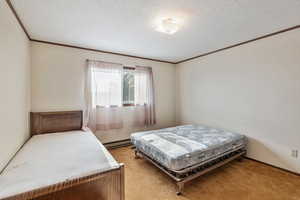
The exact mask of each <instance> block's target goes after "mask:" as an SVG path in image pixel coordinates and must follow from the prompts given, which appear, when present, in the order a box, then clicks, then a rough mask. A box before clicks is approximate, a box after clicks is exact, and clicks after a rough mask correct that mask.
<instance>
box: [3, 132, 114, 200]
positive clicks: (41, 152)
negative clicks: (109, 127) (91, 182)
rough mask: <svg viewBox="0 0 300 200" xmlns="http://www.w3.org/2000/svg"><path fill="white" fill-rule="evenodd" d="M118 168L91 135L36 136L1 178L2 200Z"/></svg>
mask: <svg viewBox="0 0 300 200" xmlns="http://www.w3.org/2000/svg"><path fill="white" fill-rule="evenodd" d="M118 167H119V164H118V163H117V162H116V161H115V160H114V158H113V157H112V156H111V155H110V153H109V152H108V151H107V150H106V149H105V147H104V146H103V145H102V144H101V143H100V142H99V141H98V139H97V138H96V137H95V136H94V134H93V133H92V132H89V131H88V132H84V131H71V132H64V133H51V134H44V135H37V136H34V137H32V138H31V139H30V140H29V141H28V142H27V143H26V144H25V145H24V147H23V148H22V149H21V150H20V152H18V153H17V155H16V156H15V157H14V158H13V160H12V161H11V162H10V163H9V165H8V166H7V167H6V168H5V170H4V171H3V172H2V173H1V174H0V199H1V198H5V197H9V196H12V195H16V194H20V193H23V192H27V191H30V190H33V189H38V188H42V187H46V186H49V185H53V184H56V183H59V182H63V181H66V180H70V179H74V178H80V177H84V176H88V175H92V174H95V173H99V172H105V171H107V170H110V169H114V168H118Z"/></svg>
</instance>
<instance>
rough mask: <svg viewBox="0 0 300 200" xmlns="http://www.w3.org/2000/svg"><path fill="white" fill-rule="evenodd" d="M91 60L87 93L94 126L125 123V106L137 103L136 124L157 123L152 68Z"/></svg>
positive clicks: (87, 101) (121, 124) (88, 70)
mask: <svg viewBox="0 0 300 200" xmlns="http://www.w3.org/2000/svg"><path fill="white" fill-rule="evenodd" d="M87 63H88V69H87V71H86V87H85V97H86V107H87V112H86V113H87V115H88V116H87V118H88V119H89V120H87V122H88V124H87V125H88V126H89V127H90V128H91V129H93V130H110V129H116V128H121V127H123V118H122V117H123V115H122V111H123V109H122V106H133V105H134V106H135V107H134V109H132V112H133V116H132V117H133V123H134V125H135V126H145V125H146V126H148V125H153V124H155V123H156V119H155V101H154V84H153V73H152V68H150V67H142V66H136V67H135V68H130V67H124V66H123V65H122V64H118V63H109V62H102V61H93V60H88V62H87ZM126 117H127V116H126Z"/></svg>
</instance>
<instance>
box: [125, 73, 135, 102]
mask: <svg viewBox="0 0 300 200" xmlns="http://www.w3.org/2000/svg"><path fill="white" fill-rule="evenodd" d="M123 104H134V74H133V73H132V72H130V71H124V78H123Z"/></svg>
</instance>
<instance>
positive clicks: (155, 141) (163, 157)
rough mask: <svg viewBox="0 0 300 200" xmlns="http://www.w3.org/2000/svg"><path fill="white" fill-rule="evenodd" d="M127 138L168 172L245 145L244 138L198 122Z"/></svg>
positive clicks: (132, 135)
mask: <svg viewBox="0 0 300 200" xmlns="http://www.w3.org/2000/svg"><path fill="white" fill-rule="evenodd" d="M131 141H132V143H133V144H134V145H135V147H136V148H137V149H138V150H140V151H142V152H143V153H144V154H146V155H147V156H149V157H150V158H152V159H153V160H155V161H157V162H158V163H160V164H161V165H163V166H164V167H166V168H167V169H169V170H172V171H179V170H183V169H185V168H187V167H191V166H193V165H197V164H200V163H202V162H205V161H207V160H210V159H213V158H217V157H218V156H221V155H223V154H225V153H226V152H230V151H233V150H238V149H242V148H245V146H246V143H247V140H246V137H245V136H243V135H241V134H238V133H233V132H229V131H225V130H221V129H215V128H211V127H207V126H202V125H184V126H177V127H172V128H166V129H160V130H154V131H145V132H137V133H133V134H131Z"/></svg>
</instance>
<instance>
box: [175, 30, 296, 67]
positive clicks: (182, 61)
mask: <svg viewBox="0 0 300 200" xmlns="http://www.w3.org/2000/svg"><path fill="white" fill-rule="evenodd" d="M298 28H300V25H297V26H293V27H290V28H286V29H283V30H280V31H276V32H273V33H270V34H267V35H263V36H260V37H257V38H254V39H251V40H247V41H244V42H240V43H237V44H234V45H230V46H227V47H224V48H221V49H217V50H214V51H210V52H207V53H204V54H200V55H198V56H194V57H191V58H187V59H184V60H181V61H179V62H176V63H175V64H180V63H184V62H187V61H190V60H193V59H196V58H200V57H204V56H208V55H210V54H214V53H217V52H220V51H224V50H227V49H231V48H234V47H237V46H241V45H244V44H247V43H250V42H254V41H257V40H261V39H264V38H267V37H271V36H274V35H278V34H280V33H284V32H287V31H291V30H295V29H298Z"/></svg>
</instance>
